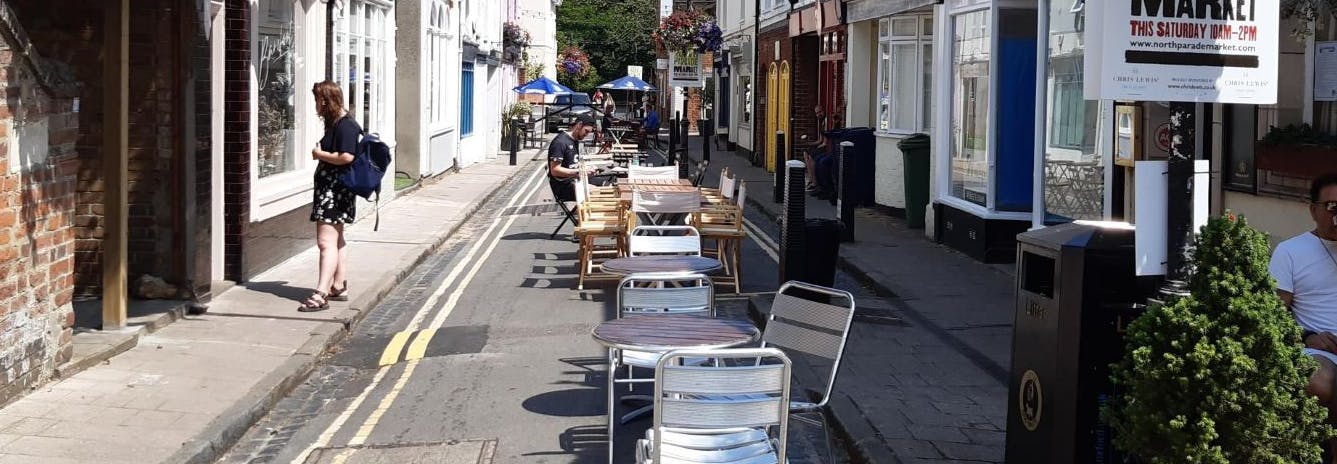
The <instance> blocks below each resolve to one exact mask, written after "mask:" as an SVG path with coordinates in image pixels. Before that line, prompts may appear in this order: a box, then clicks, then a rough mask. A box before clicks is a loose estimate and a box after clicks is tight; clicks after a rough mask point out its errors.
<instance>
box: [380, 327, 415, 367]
mask: <svg viewBox="0 0 1337 464" xmlns="http://www.w3.org/2000/svg"><path fill="white" fill-rule="evenodd" d="M410 335H413V332H412V331H404V332H400V333H397V334H395V338H392V339H390V344H388V345H385V352H382V353H381V363H380V366H382V367H384V366H389V365H391V364H394V363H397V362H399V352H401V351H404V344H405V343H408V341H409V336H410Z"/></svg>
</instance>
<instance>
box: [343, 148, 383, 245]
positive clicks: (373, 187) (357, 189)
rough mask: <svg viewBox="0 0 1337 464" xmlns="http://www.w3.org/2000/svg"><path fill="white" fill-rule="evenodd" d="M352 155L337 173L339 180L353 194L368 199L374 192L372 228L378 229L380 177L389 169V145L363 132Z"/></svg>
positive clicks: (379, 222)
mask: <svg viewBox="0 0 1337 464" xmlns="http://www.w3.org/2000/svg"><path fill="white" fill-rule="evenodd" d="M354 155H355V156H353V162H352V163H349V164H348V166H347V169H344V172H343V173H342V174H340V175H339V182H340V183H342V184H344V187H347V188H348V190H349V191H352V192H353V194H354V195H357V196H360V197H362V198H366V199H368V200H371V194H373V193H375V194H376V203H377V205H376V206H377V207H376V225H375V227H373V230H379V229H380V227H381V215H380V212H381V211H380V201H381V178H383V177H385V171H386V170H388V169H390V162H391V158H390V146H389V145H386V144H385V142H382V141H381V138H380V137H378V136H377V135H376V134H368V133H366V132H363V134H362V140H361V141H359V142H358V144H357V153H355V154H354Z"/></svg>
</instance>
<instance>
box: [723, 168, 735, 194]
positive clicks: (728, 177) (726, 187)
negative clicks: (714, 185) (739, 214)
mask: <svg viewBox="0 0 1337 464" xmlns="http://www.w3.org/2000/svg"><path fill="white" fill-rule="evenodd" d="M736 182H737V179H735V178H734V176H733V174H730V173H728V172H721V173H720V195H724V198H733V197H734V193H733V191H734V185H735V183H736Z"/></svg>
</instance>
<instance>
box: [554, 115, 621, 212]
mask: <svg viewBox="0 0 1337 464" xmlns="http://www.w3.org/2000/svg"><path fill="white" fill-rule="evenodd" d="M594 124H595V122H594V116H590V115H589V114H588V113H586V114H581V115H578V116H576V119H575V120H574V121H572V122H571V128H570V130H568V131H566V132H562V133H559V134H557V136H556V137H553V138H552V143H551V144H549V145H548V184H549V185H551V186H552V192H553V196H554V197H555V198H553V199H554V200H556V201H576V179H577V178H579V177H580V171H579V168H580V140H581V139H584V138H585V136H587V135H589V134H590V131H592V130H594ZM595 172H597V171H596V170H594V169H589V170H588V177H589V181H590V184H592V185H607V184H608V183H609V181H610V180H611V179H612V176H596V175H594V173H595Z"/></svg>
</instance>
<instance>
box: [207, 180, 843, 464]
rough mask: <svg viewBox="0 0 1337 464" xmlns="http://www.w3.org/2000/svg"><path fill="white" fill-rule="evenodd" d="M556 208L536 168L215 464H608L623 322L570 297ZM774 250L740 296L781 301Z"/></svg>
mask: <svg viewBox="0 0 1337 464" xmlns="http://www.w3.org/2000/svg"><path fill="white" fill-rule="evenodd" d="M447 181H448V180H447ZM550 198H551V195H550V194H549V191H548V187H547V181H546V178H544V176H543V175H542V168H541V165H538V164H535V169H534V175H522V176H518V177H517V178H516V179H515V180H514V181H512V183H511V184H509V185H507V186H505V187H503V188H502V190H501V191H499V192H498V194H497V195H495V196H494V197H493V198H492V199H491V200H490V201H489V203H488V204H487V205H485V206H484V207H483V209H481V210H480V211H479V213H477V214H475V215H474V217H472V218H470V220H469V221H468V222H467V223H466V224H465V225H464V226H463V227H461V228H460V230H459V231H458V232H457V233H456V234H455V235H454V236H453V237H451V238H450V239H449V240H448V242H447V243H446V244H445V245H444V246H443V247H442V249H441V251H440V252H438V253H437V254H435V255H433V256H431V257H429V258H428V259H427V260H426V261H425V262H424V263H423V264H422V265H420V266H419V267H418V268H417V269H415V270H414V272H413V273H412V275H410V276H409V278H408V279H406V280H405V281H404V282H403V283H402V284H400V285H399V287H397V288H396V289H395V290H394V291H393V292H392V293H391V295H390V296H389V297H388V298H386V299H385V300H384V301H382V302H381V304H380V305H378V306H377V307H376V308H374V309H373V310H372V311H371V312H370V313H369V314H368V315H367V317H366V319H364V320H363V321H362V322H361V324H360V325H358V326H357V328H356V329H355V331H354V333H353V334H352V335H351V336H350V337H348V338H347V339H346V340H345V341H344V342H343V343H342V344H340V345H339V346H337V347H336V348H335V349H334V350H333V352H332V353H331V354H330V355H329V356H328V358H327V359H326V360H325V361H324V362H323V363H322V364H321V366H320V367H318V368H317V369H316V371H315V372H314V373H313V374H312V375H311V376H310V378H309V379H307V381H306V382H305V383H303V384H302V385H300V386H299V387H298V388H297V389H295V390H294V391H293V392H292V393H291V394H290V395H289V396H288V397H286V398H285V399H283V400H282V401H281V402H280V403H279V404H278V406H277V407H276V408H275V409H274V410H273V411H272V412H270V413H269V414H268V415H267V416H266V417H265V418H264V419H262V420H261V421H260V422H259V423H258V424H257V425H256V426H254V427H253V428H252V429H251V430H250V431H248V432H247V433H246V435H245V436H243V437H242V439H241V441H239V442H238V443H237V445H236V446H235V447H234V448H233V449H232V450H230V451H229V453H228V454H227V455H226V456H224V458H223V459H222V460H221V461H220V462H225V463H340V462H348V463H408V462H424V463H428V462H430V463H444V464H456V463H459V464H466V463H467V464H473V463H589V464H594V463H604V462H607V461H608V438H607V437H608V436H607V430H606V429H607V427H606V425H605V424H606V420H607V419H606V417H607V416H606V411H605V409H606V406H605V401H606V397H605V396H604V395H605V385H606V377H605V375H606V374H605V367H606V362H605V359H606V354H605V351H604V349H603V348H602V347H601V346H600V345H599V344H597V343H596V342H595V341H594V340H593V339H592V338H591V337H590V330H591V329H592V328H593V327H594V326H596V325H597V324H599V323H600V322H603V321H605V320H607V319H610V318H612V317H614V310H613V297H612V296H613V295H612V294H611V289H612V287H613V286H614V282H611V281H599V282H595V283H592V284H591V283H587V285H586V289H585V290H576V289H575V288H576V270H575V257H576V254H575V251H576V244H575V243H572V242H571V241H569V240H568V239H569V237H570V233H571V226H570V225H565V226H563V228H562V230H561V232H559V233H558V235H557V237H556V239H550V238H549V234H550V233H551V232H552V230H553V228H554V227H556V226H557V224H558V222H560V219H561V216H560V214H561V213H560V212H558V211H557V209H556V206H555V205H554V204H553V203H552V202H551V200H550ZM748 216H749V220H750V223H751V224H750V225H749V227H755V228H756V229H752V230H751V231H750V232H751V233H752V234H753V235H761V234H765V235H766V236H769V237H773V236H774V234H775V225H774V224H773V223H771V222H769V221H766V220H765V219H763V218H762V216H760V215H757V214H755V213H752V214H749V215H748ZM768 242H770V243H769V244H767V243H768ZM767 247H770V248H769V249H768V248H767ZM773 247H774V245H773V238H760V239H758V238H754V239H751V240H749V241H748V242H747V243H746V244H745V248H744V254H745V256H744V273H745V278H744V288H743V292H744V293H745V294H746V293H750V292H767V291H774V290H775V288H776V287H777V285H778V284H777V277H776V272H775V269H776V262H775V261H774V251H773ZM353 252H356V250H353ZM356 279H357V272H356V270H354V271H353V272H352V273H351V274H350V280H351V281H352V282H353V283H354V286H353V287H354V288H355V289H356ZM726 290H731V289H724V288H720V289H718V292H719V293H720V295H719V300H720V305H721V308H722V309H721V311H724V309H723V308H726V307H727V308H730V309H729V311H732V312H733V313H734V314H735V315H740V316H741V315H742V314H743V311H745V307H746V301H745V298H746V296H742V297H738V296H732V295H729V294H727V291H726ZM641 375H643V374H641ZM648 391H649V387H638V390H637V393H640V394H646V392H648ZM625 393H626V392H625V390H624V389H619V394H625ZM635 406H638V405H637V404H635V403H629V404H622V405H619V408H618V409H619V414H623V413H626V412H628V411H630V410H631V409H632V408H634V407H635ZM650 424H651V417H650V416H649V415H647V416H644V417H642V418H640V419H636V420H633V421H631V422H629V423H628V424H625V425H620V426H619V427H618V428H617V430H616V435H615V436H616V437H617V443H616V447H615V451H616V457H617V461H618V462H635V458H634V456H635V454H634V451H633V446H634V443H635V439H636V438H638V437H643V436H644V434H645V430H646V428H648V427H649V426H650ZM791 432H792V433H791V436H792V437H794V438H792V439H791V442H792V444H791V450H792V451H791V453H798V454H800V456H795V458H794V459H791V462H795V463H798V462H814V463H816V462H822V461H825V458H824V457H817V455H818V453H817V452H816V451H814V448H815V447H817V446H821V445H819V443H820V442H821V440H822V434H821V431H820V429H816V430H813V427H812V426H806V428H805V426H803V425H802V424H796V425H794V426H793V430H792V431H791ZM837 448H839V445H838V444H837ZM822 450H824V448H822ZM804 456H807V457H804ZM844 460H845V459H844V458H843V457H837V461H838V462H843V461H844Z"/></svg>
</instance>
